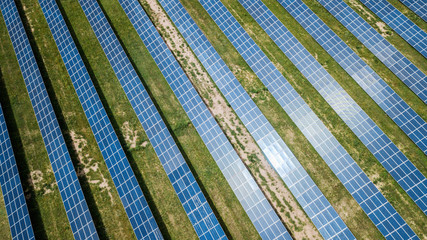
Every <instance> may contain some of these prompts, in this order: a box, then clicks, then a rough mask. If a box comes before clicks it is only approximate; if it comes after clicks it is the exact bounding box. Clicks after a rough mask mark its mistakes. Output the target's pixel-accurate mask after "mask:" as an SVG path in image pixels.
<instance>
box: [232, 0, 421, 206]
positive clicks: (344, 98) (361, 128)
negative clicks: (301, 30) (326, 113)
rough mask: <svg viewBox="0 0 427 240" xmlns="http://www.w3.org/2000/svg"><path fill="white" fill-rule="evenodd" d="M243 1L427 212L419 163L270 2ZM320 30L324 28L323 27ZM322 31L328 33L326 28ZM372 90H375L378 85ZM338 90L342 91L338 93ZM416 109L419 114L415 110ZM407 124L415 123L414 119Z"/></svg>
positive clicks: (418, 131)
mask: <svg viewBox="0 0 427 240" xmlns="http://www.w3.org/2000/svg"><path fill="white" fill-rule="evenodd" d="M239 1H240V2H241V3H242V4H243V6H244V7H245V8H246V9H247V10H248V12H249V13H250V14H251V15H252V16H253V17H254V18H255V20H256V21H257V22H258V23H259V24H260V25H261V27H262V28H263V29H264V30H265V31H266V32H267V34H268V35H269V36H270V37H271V38H272V39H273V41H274V42H275V43H276V44H277V45H278V46H279V47H280V49H281V50H282V51H283V52H284V53H285V54H286V56H287V57H288V58H289V59H290V60H291V61H292V62H293V63H294V64H295V66H296V67H297V68H298V69H299V70H300V71H301V73H303V75H304V76H305V77H306V78H307V79H308V80H309V81H310V83H311V84H312V85H313V86H314V87H315V88H316V90H317V91H318V92H319V93H320V94H321V95H322V97H323V98H325V100H326V101H327V102H328V103H329V105H330V106H331V107H332V108H333V109H334V110H335V112H337V113H338V115H339V116H340V117H341V118H342V119H343V121H344V122H345V123H346V124H347V126H348V127H349V128H350V129H351V130H352V131H353V132H354V134H356V136H357V137H358V138H359V139H360V140H361V141H362V142H363V144H364V145H365V146H366V147H367V148H368V149H369V150H370V151H371V152H372V154H374V156H375V157H376V158H377V159H378V161H379V162H380V163H381V164H382V165H383V166H384V167H385V168H386V170H387V171H388V172H389V173H390V174H391V175H392V176H393V178H394V179H395V180H396V181H397V182H398V183H399V184H400V185H401V186H402V188H403V189H404V190H405V191H406V192H407V193H408V194H409V196H410V197H411V198H412V199H413V200H414V202H415V203H417V205H418V206H419V207H420V208H421V209H422V210H423V212H427V179H426V178H425V177H424V176H423V174H422V173H421V172H420V171H419V170H418V169H417V168H416V167H415V165H414V164H412V163H411V161H409V159H408V158H407V157H406V156H405V155H404V154H403V153H402V152H401V151H400V150H399V149H398V148H397V146H396V145H395V144H394V143H393V142H392V141H391V140H390V139H389V138H388V137H387V136H386V135H385V134H384V132H383V131H381V129H380V128H379V127H378V126H377V125H376V124H375V122H374V121H372V119H371V118H369V116H368V115H367V114H366V113H365V112H364V111H363V110H362V108H360V106H359V105H357V103H356V102H355V101H354V100H353V99H352V98H351V97H350V95H348V94H347V93H346V92H345V90H344V89H343V88H342V87H341V86H340V85H339V84H338V82H336V81H335V79H334V78H333V77H332V76H331V75H329V73H328V72H327V71H326V70H325V69H324V68H323V67H322V65H320V63H319V62H317V61H316V59H315V58H314V57H313V56H312V55H310V53H309V52H308V51H307V49H305V48H304V46H303V45H302V44H301V43H300V42H299V41H298V39H296V38H295V37H294V36H293V35H292V33H291V32H289V30H288V29H286V27H285V26H284V25H283V24H282V23H281V22H280V20H279V19H278V18H277V17H276V16H274V14H273V13H272V12H271V11H270V10H269V9H268V8H267V6H266V5H264V4H263V3H262V2H261V1H260V0H252V1H247V0H239ZM292 9H297V8H296V7H295V4H294V5H293V6H292ZM298 15H304V16H309V15H308V14H307V15H306V14H305V12H304V13H303V14H298ZM301 17H302V16H301ZM311 19H313V17H310V20H309V22H310V23H314V22H315V21H312V20H311ZM317 31H321V30H320V29H319V30H317ZM321 32H322V33H325V32H323V31H321ZM328 39H329V40H328V41H327V44H329V43H331V40H330V38H328ZM329 46H330V45H329ZM334 46H336V45H332V46H331V47H334ZM346 56H347V55H346ZM364 73H365V72H364ZM366 84H370V82H369V81H367V82H366ZM384 84H385V83H384ZM370 87H372V86H370ZM371 91H374V89H372V90H371ZM336 93H339V94H338V95H337V94H336ZM375 93H380V92H375ZM395 95H396V94H395ZM386 96H388V93H386V95H385V96H384V95H382V96H378V97H377V99H378V100H379V101H381V102H383V101H385V103H388V102H389V101H386V99H387V97H386ZM402 101H403V100H402ZM408 108H409V106H408ZM385 109H386V110H387V109H388V106H387V107H385ZM393 110H395V111H396V115H403V116H404V117H407V116H408V115H409V114H407V113H405V112H400V111H399V110H398V109H397V108H396V107H395V109H393ZM412 112H413V113H414V114H415V115H416V113H415V112H414V111H412ZM409 116H410V115H409ZM416 116H417V117H418V119H414V123H415V124H418V126H413V127H414V128H415V129H412V130H413V131H414V134H415V137H419V139H417V142H418V143H419V144H420V145H421V147H423V148H424V149H425V150H427V129H426V128H427V124H426V123H425V122H424V120H422V118H421V117H419V116H418V115H416ZM407 124H408V125H411V123H407ZM406 129H407V128H406ZM424 149H423V150H424Z"/></svg>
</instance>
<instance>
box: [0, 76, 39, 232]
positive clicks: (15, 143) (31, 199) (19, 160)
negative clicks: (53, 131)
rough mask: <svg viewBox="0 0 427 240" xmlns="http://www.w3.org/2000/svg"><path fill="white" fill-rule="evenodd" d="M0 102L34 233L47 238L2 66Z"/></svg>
mask: <svg viewBox="0 0 427 240" xmlns="http://www.w3.org/2000/svg"><path fill="white" fill-rule="evenodd" d="M0 92H1V93H2V94H0V102H1V104H2V108H3V115H4V118H5V120H6V125H7V129H8V132H9V137H10V141H11V143H12V149H13V152H14V155H15V159H16V165H17V167H18V171H19V177H20V179H21V184H22V188H23V189H24V193H25V199H26V202H27V206H28V211H29V214H30V219H31V224H32V225H33V230H34V234H35V235H36V236H37V238H39V239H47V234H46V229H45V226H44V223H43V219H42V216H41V213H40V209H39V204H38V202H37V201H36V198H35V196H36V193H35V191H34V187H33V185H32V184H30V182H29V181H28V178H29V176H30V169H29V167H28V164H27V161H26V156H25V151H24V149H23V144H22V139H21V135H20V133H19V130H18V124H17V122H16V117H15V115H14V114H13V111H12V106H11V103H10V97H9V93H8V91H7V89H6V84H5V82H4V79H3V74H2V71H1V68H0Z"/></svg>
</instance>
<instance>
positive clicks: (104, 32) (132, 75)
mask: <svg viewBox="0 0 427 240" xmlns="http://www.w3.org/2000/svg"><path fill="white" fill-rule="evenodd" d="M79 2H80V5H81V7H82V9H83V11H84V13H85V15H86V17H87V19H88V20H89V23H90V25H91V26H92V29H93V31H94V32H95V35H96V37H97V38H98V41H99V43H100V44H101V46H102V48H103V49H104V53H105V54H106V55H107V58H108V60H109V61H110V64H111V66H112V67H113V70H114V72H115V73H116V76H117V78H118V79H119V81H120V84H121V85H122V87H123V90H124V91H125V93H126V95H127V97H128V99H129V101H130V103H131V105H132V107H133V109H134V110H135V113H136V115H137V116H138V119H139V121H140V122H141V124H142V126H143V128H144V130H145V132H146V134H147V136H148V138H149V140H150V142H151V144H152V145H153V147H154V150H155V152H156V154H157V156H158V157H159V159H160V161H161V163H162V165H163V167H164V170H165V171H166V174H167V176H168V177H169V180H170V181H171V183H172V185H173V188H174V189H175V192H176V194H177V195H178V197H179V200H180V201H181V203H182V205H183V207H184V210H185V212H186V213H187V215H188V217H189V219H190V221H191V223H192V224H193V227H194V229H195V230H196V233H197V235H198V236H199V238H200V239H226V238H227V237H226V235H225V233H224V231H223V230H222V228H221V226H220V224H219V222H218V220H217V219H216V217H215V215H214V213H213V212H212V209H211V208H210V206H209V204H208V202H207V200H206V198H205V197H204V195H203V193H202V191H201V189H200V187H199V185H198V184H197V182H196V179H195V178H194V176H193V174H192V173H191V171H190V168H189V167H188V165H187V163H186V162H185V160H184V158H183V156H182V154H181V152H180V151H179V149H178V146H177V145H176V143H175V142H174V140H173V138H172V136H171V135H170V132H169V131H168V129H167V127H166V125H165V123H164V122H163V120H162V118H161V116H160V114H159V112H158V111H157V109H156V107H155V105H154V103H153V102H152V100H151V98H150V96H149V95H148V93H147V91H146V90H145V88H144V86H143V85H142V82H141V80H140V79H139V77H138V75H137V73H136V71H135V69H134V68H133V67H132V65H131V63H130V61H129V59H128V57H127V56H126V53H125V52H124V50H123V48H122V46H121V45H120V42H119V40H118V39H117V37H116V35H115V34H114V32H113V29H112V28H111V26H110V25H109V23H108V21H107V19H106V17H105V15H104V14H103V12H102V10H101V8H100V6H99V5H98V3H97V1H93V0H79ZM181 90H182V91H186V89H185V86H183V87H182V88H181Z"/></svg>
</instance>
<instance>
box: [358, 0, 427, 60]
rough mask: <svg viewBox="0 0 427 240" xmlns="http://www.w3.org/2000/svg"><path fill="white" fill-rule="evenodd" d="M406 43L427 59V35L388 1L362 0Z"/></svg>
mask: <svg viewBox="0 0 427 240" xmlns="http://www.w3.org/2000/svg"><path fill="white" fill-rule="evenodd" d="M360 1H361V2H362V3H363V4H365V6H366V7H368V8H369V9H370V10H371V11H372V12H373V13H375V14H376V15H377V16H378V17H380V18H381V20H383V21H384V22H385V23H386V24H387V25H389V26H390V27H391V28H392V29H393V30H394V31H395V32H396V33H397V34H399V35H400V36H401V37H402V38H403V39H405V41H407V42H408V43H409V44H411V46H412V47H414V48H415V49H416V50H417V51H418V52H420V53H421V54H422V55H423V56H424V57H426V58H427V33H426V32H424V31H423V30H421V28H420V27H418V26H417V25H416V24H415V23H414V22H412V21H411V20H409V18H407V17H406V16H405V15H403V13H401V12H400V11H399V10H397V9H396V8H395V7H394V6H393V5H391V4H390V3H389V2H387V1H386V0H375V1H369V0H360Z"/></svg>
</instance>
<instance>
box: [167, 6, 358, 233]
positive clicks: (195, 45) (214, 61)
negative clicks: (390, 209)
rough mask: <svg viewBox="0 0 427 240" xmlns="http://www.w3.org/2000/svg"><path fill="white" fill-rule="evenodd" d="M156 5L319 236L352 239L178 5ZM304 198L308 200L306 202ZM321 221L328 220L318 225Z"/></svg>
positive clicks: (240, 86) (188, 16)
mask: <svg viewBox="0 0 427 240" xmlns="http://www.w3.org/2000/svg"><path fill="white" fill-rule="evenodd" d="M159 2H160V4H161V5H162V6H163V8H164V9H165V11H166V12H167V14H168V15H169V17H170V18H171V20H172V21H173V22H174V23H175V25H176V26H177V28H178V30H179V31H180V33H181V34H182V36H183V37H184V38H185V40H186V41H187V42H188V44H189V46H190V47H191V48H192V50H193V52H194V53H195V54H196V56H197V57H198V59H199V60H200V61H201V63H202V65H203V66H204V67H205V69H206V70H207V72H208V73H209V74H210V76H211V77H212V79H213V80H214V81H215V83H216V85H217V86H218V88H219V90H220V91H221V92H222V94H223V95H224V96H225V98H226V99H227V101H228V102H229V103H230V105H231V107H232V108H233V109H234V111H235V112H236V114H237V115H238V116H239V118H240V119H241V120H242V122H243V124H244V125H245V126H246V128H247V129H248V130H249V132H250V133H251V135H252V136H253V137H254V139H255V141H256V142H257V143H258V145H259V146H260V148H261V150H262V151H263V153H264V155H265V156H266V158H267V160H268V161H269V162H270V164H271V165H272V166H273V168H274V169H275V170H276V171H277V172H278V173H279V174H280V176H281V177H282V179H283V180H284V181H285V183H286V185H287V186H288V187H289V189H290V190H291V192H292V193H293V195H294V196H295V197H296V199H297V200H298V201H299V203H300V205H301V206H302V207H303V209H304V210H305V212H306V213H307V215H308V216H309V217H310V218H311V219H312V221H313V223H314V224H315V226H316V227H317V229H319V232H320V233H321V234H322V236H323V237H324V238H325V239H333V238H337V239H354V236H353V235H352V233H351V232H350V230H349V229H348V228H347V226H346V225H345V223H344V222H343V221H342V219H341V218H340V217H339V215H338V214H337V213H336V211H335V210H334V209H333V207H332V206H331V205H330V203H329V202H328V200H327V199H326V198H325V196H324V195H323V194H322V192H321V191H320V189H319V188H318V187H317V186H316V184H315V183H314V182H313V180H312V179H311V178H310V176H309V175H308V174H307V172H306V171H305V170H304V168H303V167H302V166H301V164H300V163H299V162H298V160H297V159H296V157H295V156H294V155H293V154H292V152H291V151H290V150H289V148H288V147H287V146H286V144H285V142H284V141H283V140H282V139H281V138H280V136H279V135H278V133H277V132H276V131H275V130H274V128H273V126H271V124H270V123H269V122H268V120H267V119H266V118H265V116H264V115H263V114H262V112H261V111H260V109H259V108H258V107H257V106H256V104H255V103H254V102H253V100H252V99H251V98H250V96H249V95H248V93H247V92H246V91H245V90H244V88H243V86H242V85H241V84H240V83H239V81H238V80H237V79H236V77H235V76H234V75H233V74H232V72H231V71H230V69H229V68H228V67H227V65H226V64H225V62H224V61H223V60H222V59H221V57H220V56H219V54H218V53H217V52H216V51H215V49H214V48H213V46H212V44H210V43H209V41H208V39H207V38H206V37H205V36H204V35H203V33H202V31H201V30H200V28H199V27H198V26H197V25H196V23H195V22H194V20H193V19H192V18H191V16H190V15H189V14H188V12H187V11H186V10H185V8H184V7H183V6H182V4H181V3H180V2H179V1H171V0H160V1H159ZM186 81H189V80H188V79H187V80H186ZM291 176H292V177H291ZM297 176H298V177H297ZM307 195H309V196H310V197H309V198H307ZM305 199H309V200H308V201H307V200H305ZM321 219H328V220H327V221H321Z"/></svg>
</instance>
